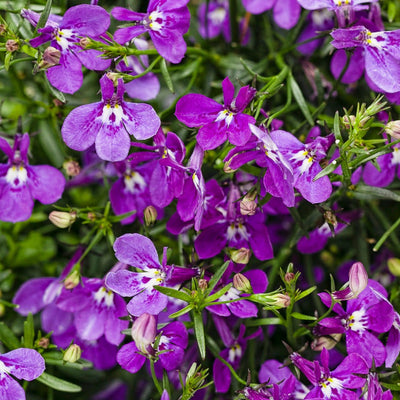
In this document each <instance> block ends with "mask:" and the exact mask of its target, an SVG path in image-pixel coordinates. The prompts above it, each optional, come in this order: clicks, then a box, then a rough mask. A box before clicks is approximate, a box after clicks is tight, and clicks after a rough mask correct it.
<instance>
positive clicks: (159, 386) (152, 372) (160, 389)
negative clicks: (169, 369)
mask: <svg viewBox="0 0 400 400" xmlns="http://www.w3.org/2000/svg"><path fill="white" fill-rule="evenodd" d="M150 369H151V376H152V378H153V382H154V385H155V387H156V388H157V391H158V393H159V394H160V396H161V395H162V392H163V390H162V387H161V385H160V382H158V379H157V376H156V371H155V369H154V360H153V359H150Z"/></svg>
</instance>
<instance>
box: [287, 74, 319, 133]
mask: <svg viewBox="0 0 400 400" xmlns="http://www.w3.org/2000/svg"><path fill="white" fill-rule="evenodd" d="M288 84H289V86H290V89H291V91H292V93H293V96H294V98H295V99H296V102H297V104H298V105H299V107H300V110H301V112H302V113H303V115H304V117H305V118H306V120H307V122H308V123H309V124H310V125H311V126H314V121H313V119H312V116H311V113H310V109H309V108H308V105H307V102H306V99H305V98H304V96H303V93H302V91H301V89H300V87H299V85H298V84H297V82H296V81H295V80H294V78H293V76H292V75H289V76H288Z"/></svg>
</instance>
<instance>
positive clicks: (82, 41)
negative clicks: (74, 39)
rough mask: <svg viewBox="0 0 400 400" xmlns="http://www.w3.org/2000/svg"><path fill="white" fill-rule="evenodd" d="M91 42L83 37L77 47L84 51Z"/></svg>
mask: <svg viewBox="0 0 400 400" xmlns="http://www.w3.org/2000/svg"><path fill="white" fill-rule="evenodd" d="M90 42H91V40H90V39H89V38H88V37H83V38H81V39H80V40H79V45H80V46H81V47H82V48H83V49H86V47H87V46H88V45H89V44H90Z"/></svg>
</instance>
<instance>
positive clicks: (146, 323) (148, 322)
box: [131, 313, 157, 354]
mask: <svg viewBox="0 0 400 400" xmlns="http://www.w3.org/2000/svg"><path fill="white" fill-rule="evenodd" d="M131 335H132V338H133V340H134V341H135V344H136V346H137V348H138V349H139V350H140V351H141V352H142V353H147V354H152V353H153V348H152V344H153V342H154V340H155V338H156V335H157V322H156V318H155V317H154V315H151V314H147V313H144V314H142V315H141V316H140V317H138V318H137V319H136V320H135V322H134V323H133V325H132V329H131Z"/></svg>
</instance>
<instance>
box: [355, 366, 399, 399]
mask: <svg viewBox="0 0 400 400" xmlns="http://www.w3.org/2000/svg"><path fill="white" fill-rule="evenodd" d="M366 386H367V391H366V392H365V393H364V396H363V397H362V400H392V399H393V395H392V393H391V392H390V390H386V391H385V392H384V391H383V389H382V386H381V385H380V384H379V379H378V375H377V374H376V373H375V372H371V373H369V374H368V377H367V385H366Z"/></svg>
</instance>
